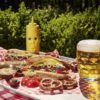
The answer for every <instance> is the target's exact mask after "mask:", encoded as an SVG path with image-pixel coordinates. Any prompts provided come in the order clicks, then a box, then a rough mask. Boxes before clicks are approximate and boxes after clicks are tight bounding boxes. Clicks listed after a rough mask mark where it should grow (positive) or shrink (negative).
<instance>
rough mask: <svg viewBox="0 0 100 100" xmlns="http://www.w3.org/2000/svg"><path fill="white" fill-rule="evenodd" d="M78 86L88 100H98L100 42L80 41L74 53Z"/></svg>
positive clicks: (99, 95) (99, 90) (99, 93)
mask: <svg viewBox="0 0 100 100" xmlns="http://www.w3.org/2000/svg"><path fill="white" fill-rule="evenodd" d="M76 56H77V61H78V71H79V76H80V79H79V86H80V90H81V92H82V94H83V95H84V96H85V97H87V98H88V99H89V100H100V40H82V41H80V42H79V43H78V44H77V51H76Z"/></svg>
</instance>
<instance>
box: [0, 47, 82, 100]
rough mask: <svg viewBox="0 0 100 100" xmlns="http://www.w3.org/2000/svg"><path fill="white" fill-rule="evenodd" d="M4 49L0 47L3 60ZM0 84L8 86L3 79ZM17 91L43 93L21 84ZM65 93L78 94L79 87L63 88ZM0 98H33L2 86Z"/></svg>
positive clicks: (8, 99) (9, 99)
mask: <svg viewBox="0 0 100 100" xmlns="http://www.w3.org/2000/svg"><path fill="white" fill-rule="evenodd" d="M5 51H6V50H5V49H3V48H1V47H0V61H4V53H5ZM0 84H3V85H5V86H8V87H10V86H9V85H8V84H7V82H6V81H5V80H1V81H0ZM17 91H20V92H22V93H27V94H29V95H32V94H35V95H45V94H44V93H42V92H40V91H39V88H38V89H28V88H25V87H23V86H20V87H19V88H18V89H17ZM66 93H67V94H72V93H75V94H80V89H79V87H77V88H76V89H72V90H65V91H64V94H66ZM0 100H33V99H31V98H28V97H26V96H23V95H21V94H17V93H15V92H13V91H11V90H7V89H4V88H3V87H0Z"/></svg>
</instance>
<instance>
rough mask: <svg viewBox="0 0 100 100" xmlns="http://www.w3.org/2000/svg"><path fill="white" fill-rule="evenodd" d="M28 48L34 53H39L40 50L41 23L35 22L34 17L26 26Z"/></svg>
mask: <svg viewBox="0 0 100 100" xmlns="http://www.w3.org/2000/svg"><path fill="white" fill-rule="evenodd" d="M26 50H27V51H30V52H34V53H39V51H40V30H39V25H37V24H36V23H35V22H34V18H33V17H32V20H31V22H30V23H29V24H28V25H27V26H26Z"/></svg>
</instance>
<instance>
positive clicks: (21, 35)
mask: <svg viewBox="0 0 100 100" xmlns="http://www.w3.org/2000/svg"><path fill="white" fill-rule="evenodd" d="M32 16H34V18H35V21H36V22H37V23H38V24H39V25H40V29H41V30H40V32H41V51H52V50H54V49H58V51H59V52H60V54H61V55H64V56H70V57H75V54H76V45H77V43H78V42H79V41H80V40H82V39H100V7H99V8H98V9H97V10H94V11H93V10H92V9H87V10H85V11H84V12H80V13H77V14H73V13H72V12H69V13H68V12H67V13H63V14H60V13H58V12H57V10H55V9H52V8H51V7H49V8H48V9H47V8H46V9H45V8H44V9H34V10H30V9H27V8H26V7H25V5H24V3H21V5H20V8H19V10H18V12H13V11H11V8H9V9H7V10H4V11H2V10H0V46H2V47H4V48H7V49H8V48H19V49H25V30H26V25H27V24H28V23H29V21H30V19H31V17H32Z"/></svg>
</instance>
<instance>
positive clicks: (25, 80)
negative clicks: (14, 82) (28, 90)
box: [21, 77, 30, 86]
mask: <svg viewBox="0 0 100 100" xmlns="http://www.w3.org/2000/svg"><path fill="white" fill-rule="evenodd" d="M29 80H30V78H29V77H23V78H22V81H21V85H22V86H26V84H27V83H28V81H29Z"/></svg>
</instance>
